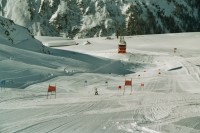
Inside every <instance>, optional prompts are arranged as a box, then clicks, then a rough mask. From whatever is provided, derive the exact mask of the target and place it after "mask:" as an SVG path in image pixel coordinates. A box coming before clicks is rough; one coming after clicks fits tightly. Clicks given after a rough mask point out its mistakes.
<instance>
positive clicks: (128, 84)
mask: <svg viewBox="0 0 200 133" xmlns="http://www.w3.org/2000/svg"><path fill="white" fill-rule="evenodd" d="M126 86H131V93H130V94H132V79H131V80H126V79H125V85H124V92H123V95H124V93H125V89H126Z"/></svg>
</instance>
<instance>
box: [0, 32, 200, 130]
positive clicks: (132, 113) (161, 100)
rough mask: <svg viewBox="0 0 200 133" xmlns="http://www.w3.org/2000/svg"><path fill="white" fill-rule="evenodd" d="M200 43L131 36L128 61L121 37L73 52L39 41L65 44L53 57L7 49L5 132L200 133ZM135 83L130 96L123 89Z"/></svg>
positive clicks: (1, 117)
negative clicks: (50, 92)
mask: <svg viewBox="0 0 200 133" xmlns="http://www.w3.org/2000/svg"><path fill="white" fill-rule="evenodd" d="M199 36H200V33H182V34H165V35H147V36H133V37H125V40H126V42H127V48H128V49H127V54H125V55H119V54H117V44H118V41H119V40H118V39H116V38H115V37H111V38H112V39H111V40H109V39H106V38H88V39H80V40H79V39H78V40H75V42H76V43H78V45H72V46H64V45H66V44H67V41H66V42H65V41H59V39H58V38H53V37H36V38H37V39H39V40H40V41H42V42H43V43H45V42H47V41H48V42H52V41H53V43H54V44H56V41H57V40H58V44H57V45H56V47H55V49H51V50H52V52H53V53H54V54H53V55H47V54H41V53H36V52H30V51H26V50H21V49H17V48H11V47H9V46H6V45H1V44H0V67H1V71H0V75H4V77H5V78H2V76H1V78H2V79H6V78H7V79H9V78H11V77H12V81H13V82H9V83H8V84H7V87H6V88H5V89H2V90H1V91H0V132H1V133H161V132H162V133H189V132H192V133H199V132H200V77H199V76H200V68H199V67H200V63H199V62H200V55H199V53H200V49H199V48H200V45H199V42H200V38H199ZM86 41H89V42H90V43H91V44H90V45H83V44H85V42H86ZM62 43H63V44H62ZM58 46H60V47H58ZM174 48H177V52H176V53H173V49H174ZM159 73H160V74H159ZM31 74H36V75H38V76H36V77H32V76H30V75H31ZM23 75H26V76H24V78H22V77H23ZM139 75H140V76H139ZM48 76H50V77H48ZM51 76H52V77H51ZM19 78H20V79H19ZM131 78H132V80H133V93H132V95H130V87H127V89H126V91H125V95H124V96H123V95H122V94H123V90H118V86H119V85H122V86H123V85H124V80H125V79H131ZM41 81H43V82H41ZM86 81H87V82H86ZM18 82H25V83H23V84H20V85H18ZM30 82H32V83H30ZM106 82H107V83H106ZM141 83H144V87H140V84H141ZM49 84H51V85H54V84H56V86H57V98H56V99H54V96H52V97H51V99H46V94H47V87H48V85H49ZM15 86H18V87H19V88H20V87H21V86H24V87H25V89H18V87H16V88H15ZM95 88H98V91H99V95H98V96H95V95H94V89H95Z"/></svg>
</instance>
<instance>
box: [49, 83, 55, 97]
mask: <svg viewBox="0 0 200 133" xmlns="http://www.w3.org/2000/svg"><path fill="white" fill-rule="evenodd" d="M53 92H54V94H53ZM49 93H51V94H49ZM49 95H50V96H51V95H55V98H56V85H55V86H51V85H49V87H48V91H47V99H48V97H49Z"/></svg>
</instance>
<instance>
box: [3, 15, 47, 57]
mask: <svg viewBox="0 0 200 133" xmlns="http://www.w3.org/2000/svg"><path fill="white" fill-rule="evenodd" d="M0 44H1V45H8V46H11V47H15V48H20V49H24V50H29V51H34V52H39V53H45V54H50V51H49V49H48V48H47V47H45V46H44V45H43V44H42V43H41V42H39V41H38V40H36V39H35V38H34V36H33V35H32V34H31V33H30V31H29V30H28V29H27V28H24V27H22V26H19V25H16V24H15V23H14V22H13V21H12V20H9V19H6V18H4V17H1V16H0Z"/></svg>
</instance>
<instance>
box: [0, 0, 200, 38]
mask: <svg viewBox="0 0 200 133" xmlns="http://www.w3.org/2000/svg"><path fill="white" fill-rule="evenodd" d="M0 2H1V3H0V4H1V5H0V14H1V15H2V16H5V17H7V18H10V19H12V20H13V21H14V22H16V23H17V24H20V25H22V26H25V27H27V28H29V29H30V31H31V32H32V33H33V34H34V35H50V36H59V35H60V34H61V33H65V34H64V35H66V36H67V37H70V38H72V37H75V36H76V37H93V36H108V35H113V34H116V33H117V31H118V33H119V34H125V35H137V34H151V33H169V32H188V31H190V32H192V31H200V23H199V20H200V12H199V10H200V8H199V7H200V2H199V1H198V0H162V1H157V0H115V1H113V0H103V1H97V0H60V1H57V0H14V1H13V0H0ZM19 7H20V8H19Z"/></svg>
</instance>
